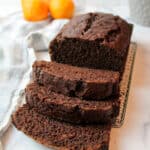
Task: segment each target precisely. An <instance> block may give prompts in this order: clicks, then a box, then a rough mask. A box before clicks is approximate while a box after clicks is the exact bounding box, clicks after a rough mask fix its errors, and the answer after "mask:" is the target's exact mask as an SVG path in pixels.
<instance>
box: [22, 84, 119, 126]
mask: <svg viewBox="0 0 150 150" xmlns="http://www.w3.org/2000/svg"><path fill="white" fill-rule="evenodd" d="M25 95H26V101H27V103H28V105H29V106H30V107H34V108H36V109H37V111H38V113H40V114H43V115H45V116H48V117H50V118H53V119H57V120H61V121H65V122H70V123H74V124H83V123H84V124H90V123H111V122H112V121H113V120H114V119H115V117H116V116H118V114H119V101H118V100H112V99H110V100H107V101H86V100H81V99H79V98H73V97H68V96H64V95H62V94H58V93H54V92H48V90H47V88H45V87H44V86H39V85H37V84H36V83H32V84H29V85H28V86H27V88H26V90H25Z"/></svg>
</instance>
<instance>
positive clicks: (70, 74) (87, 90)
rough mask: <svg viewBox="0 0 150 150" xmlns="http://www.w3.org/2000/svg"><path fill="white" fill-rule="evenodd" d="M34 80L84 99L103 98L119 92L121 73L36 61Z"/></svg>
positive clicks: (58, 91)
mask: <svg viewBox="0 0 150 150" xmlns="http://www.w3.org/2000/svg"><path fill="white" fill-rule="evenodd" d="M33 80H34V81H35V82H37V83H39V84H41V85H44V86H46V87H47V88H48V89H49V90H50V91H51V90H52V91H55V92H57V93H62V94H65V95H68V96H77V97H80V98H84V99H94V100H99V99H100V100H101V99H104V98H106V97H109V96H118V94H119V73H118V72H113V71H106V70H96V69H87V68H81V67H74V66H70V65H65V64H59V63H55V62H46V61H36V62H35V63H34V64H33Z"/></svg>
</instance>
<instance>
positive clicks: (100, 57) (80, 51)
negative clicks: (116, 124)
mask: <svg viewBox="0 0 150 150" xmlns="http://www.w3.org/2000/svg"><path fill="white" fill-rule="evenodd" d="M131 32H132V25H131V24H128V23H127V22H126V21H125V20H123V19H121V18H120V17H119V16H113V15H111V14H104V13H88V14H83V15H80V16H76V17H74V18H73V19H71V21H70V22H69V23H68V24H66V25H65V26H64V27H63V29H62V30H61V31H60V33H59V34H58V35H57V36H56V38H55V39H54V40H53V41H52V42H51V44H50V54H51V59H52V61H56V62H58V63H65V64H71V65H74V66H80V67H88V68H96V69H106V70H113V71H119V72H120V73H122V72H123V70H124V65H125V62H126V56H127V53H128V47H129V44H130V37H131Z"/></svg>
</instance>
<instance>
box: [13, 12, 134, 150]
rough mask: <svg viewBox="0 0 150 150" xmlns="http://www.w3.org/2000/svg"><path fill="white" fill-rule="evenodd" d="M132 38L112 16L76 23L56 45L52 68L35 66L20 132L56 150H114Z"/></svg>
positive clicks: (17, 119)
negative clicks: (111, 139) (112, 134)
mask: <svg viewBox="0 0 150 150" xmlns="http://www.w3.org/2000/svg"><path fill="white" fill-rule="evenodd" d="M131 32H132V26H131V25H130V24H128V23H127V22H126V21H124V20H123V19H121V18H120V17H118V16H113V15H111V14H103V13H88V14H84V15H80V16H77V17H74V18H73V19H71V20H70V22H69V23H68V24H66V25H65V26H64V27H63V29H62V30H61V31H60V33H59V34H58V35H57V36H56V38H55V39H54V40H53V41H52V42H51V44H50V55H51V59H52V62H46V61H36V62H35V63H34V64H33V72H32V77H33V82H32V83H30V84H29V85H27V87H26V89H25V96H26V104H25V105H23V106H22V107H20V108H19V109H18V110H17V111H16V112H15V113H14V114H13V116H12V119H13V123H14V125H15V126H16V128H18V129H19V130H21V131H23V132H24V133H25V134H27V135H28V136H30V137H32V138H33V139H35V140H36V141H38V142H39V143H41V144H44V145H45V146H47V147H50V148H51V147H53V148H54V149H61V150H108V149H109V137H110V130H111V123H112V121H114V119H115V118H116V117H117V116H118V114H119V105H120V103H119V82H120V80H121V77H122V74H123V71H124V66H125V62H126V57H127V54H128V47H129V44H130V37H131Z"/></svg>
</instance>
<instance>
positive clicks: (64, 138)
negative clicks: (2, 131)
mask: <svg viewBox="0 0 150 150" xmlns="http://www.w3.org/2000/svg"><path fill="white" fill-rule="evenodd" d="M12 121H13V124H14V125H15V127H16V128H17V129H19V130H21V131H22V132H24V133H25V134H26V135H28V136H30V137H31V138H33V139H34V140H36V141H37V142H39V143H41V144H43V145H45V146H47V147H49V148H54V149H58V150H108V149H109V148H108V147H109V139H110V130H111V127H110V126H109V125H105V126H103V125H83V126H79V125H71V124H68V123H63V122H58V121H55V120H51V119H49V118H47V117H46V116H43V115H40V114H38V113H37V112H36V109H35V108H31V107H29V106H28V105H24V106H23V107H21V108H19V109H18V111H17V112H15V113H14V114H13V116H12Z"/></svg>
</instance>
